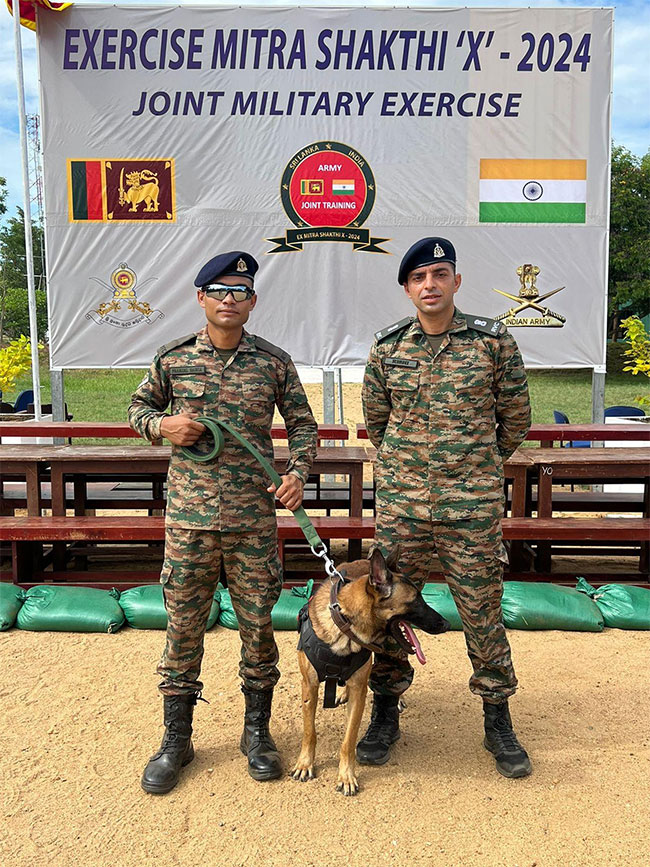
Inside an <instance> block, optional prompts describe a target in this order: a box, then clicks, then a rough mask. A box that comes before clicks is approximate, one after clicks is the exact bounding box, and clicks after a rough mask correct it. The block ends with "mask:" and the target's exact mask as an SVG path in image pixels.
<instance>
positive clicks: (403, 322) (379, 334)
mask: <svg viewBox="0 0 650 867" xmlns="http://www.w3.org/2000/svg"><path fill="white" fill-rule="evenodd" d="M411 322H413V317H412V316H407V317H406V318H405V319H400V321H399V322H395V323H394V324H393V325H389V326H388V327H387V328H382V329H381V331H376V332H375V340H376V341H377V342H378V343H381V341H382V340H383V339H384V338H385V337H388V336H389V335H391V334H395V332H396V331H401V330H402V328H406V326H407V325H410V324H411Z"/></svg>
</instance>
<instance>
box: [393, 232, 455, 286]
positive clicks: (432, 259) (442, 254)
mask: <svg viewBox="0 0 650 867" xmlns="http://www.w3.org/2000/svg"><path fill="white" fill-rule="evenodd" d="M438 262H451V264H452V265H454V267H455V265H456V251H455V250H454V245H453V244H452V243H451V241H448V240H447V239H446V238H422V240H421V241H416V242H415V244H413V246H412V247H409V249H408V250H407V251H406V253H405V254H404V258H403V259H402V261H401V262H400V266H399V272H398V274H397V282H398V283H400V284H404V283H406V278H407V277H408V275H409V274H410V272H411V271H415V269H416V268H422V266H423V265H436V264H437V263H438Z"/></svg>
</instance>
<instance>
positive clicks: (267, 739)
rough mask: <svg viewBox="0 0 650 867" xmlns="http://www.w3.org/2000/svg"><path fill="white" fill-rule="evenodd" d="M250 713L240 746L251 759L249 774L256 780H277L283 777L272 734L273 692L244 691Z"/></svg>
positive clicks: (270, 690)
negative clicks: (270, 722) (270, 729)
mask: <svg viewBox="0 0 650 867" xmlns="http://www.w3.org/2000/svg"><path fill="white" fill-rule="evenodd" d="M242 692H243V693H244V699H245V701H246V713H245V715H244V731H243V732H242V736H241V742H240V744H239V745H240V747H241V751H242V753H243V754H244V755H245V756H248V773H249V774H250V775H251V777H252V778H253V779H254V780H259V781H263V780H277V778H278V777H281V776H282V762H281V761H280V753H279V752H278V748H277V747H276V745H275V744H274V742H273V738H272V737H271V734H270V732H269V720H270V719H271V703H272V701H273V690H272V689H265V690H263V691H261V690H255V689H244V688H243V687H242Z"/></svg>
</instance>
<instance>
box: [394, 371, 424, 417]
mask: <svg viewBox="0 0 650 867" xmlns="http://www.w3.org/2000/svg"><path fill="white" fill-rule="evenodd" d="M386 387H387V388H388V392H389V394H390V400H391V403H392V405H393V409H397V410H401V411H403V412H408V411H409V410H410V409H412V408H413V404H414V403H415V401H416V400H417V396H418V392H419V390H420V373H419V371H417V370H415V371H414V370H404V369H401V368H389V369H388V371H387V373H386Z"/></svg>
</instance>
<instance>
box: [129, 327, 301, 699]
mask: <svg viewBox="0 0 650 867" xmlns="http://www.w3.org/2000/svg"><path fill="white" fill-rule="evenodd" d="M170 404H171V413H172V415H175V414H177V413H182V412H189V413H198V414H199V415H205V416H209V417H211V418H214V419H217V420H222V421H227V422H229V423H230V424H232V425H233V426H234V427H235V428H236V429H237V430H238V431H239V432H240V433H241V434H242V435H243V436H245V437H246V438H247V439H248V440H249V441H250V442H251V443H252V444H253V445H254V446H255V447H256V448H257V449H258V450H259V451H260V452H261V453H262V454H263V455H264V456H265V457H266V458H267V459H268V460H270V461H271V462H272V461H273V443H272V441H271V423H272V421H273V412H274V408H275V407H276V406H277V407H278V409H279V411H280V413H281V414H282V416H283V418H284V420H285V424H286V427H287V434H288V440H289V449H290V459H289V463H288V465H287V470H286V472H291V473H295V474H296V475H297V476H299V477H300V478H301V479H302V480H303V481H306V479H307V476H308V474H309V470H310V468H311V464H312V462H313V460H314V457H315V454H316V435H317V425H316V422H315V420H314V417H313V415H312V412H311V409H310V407H309V403H308V402H307V398H306V396H305V392H304V390H303V387H302V384H301V382H300V379H299V377H298V373H297V371H296V368H295V367H294V365H293V362H292V361H291V358H290V356H289V355H287V353H286V352H283V351H282V350H281V349H278V347H276V346H273V344H271V343H268V342H267V341H266V340H263V339H262V338H261V337H256V336H255V335H252V334H248V333H247V332H246V331H244V333H243V335H242V338H241V341H240V343H239V345H238V347H237V349H236V350H233V355H232V356H231V358H230V359H229V360H227V361H224V360H223V358H222V357H221V356H220V354H219V352H218V351H216V350H215V348H214V347H213V345H212V342H211V341H210V338H209V336H208V332H207V327H206V328H203V329H202V330H201V331H199V332H198V333H197V334H192V335H189V336H188V337H186V338H182V339H181V340H177V341H174V342H173V343H171V344H168V345H167V346H163V347H162V348H161V349H159V350H158V352H157V354H156V357H155V358H154V360H153V363H152V365H151V367H150V368H149V372H148V373H147V375H146V376H145V378H144V379H143V381H142V382H141V383H140V385H139V386H138V388H137V390H136V392H135V393H134V395H133V397H132V399H131V405H130V406H129V414H128V417H129V423H130V425H131V427H133V428H134V430H136V431H137V432H138V433H139V434H140V435H141V436H143V437H145V438H146V439H149V440H154V439H157V438H159V437H160V425H161V423H162V420H163V419H164V418H165V412H164V410H165V408H166V407H168V406H169V405H170ZM202 440H203V437H202V438H201V439H200V440H199V442H198V443H197V445H199V446H200V445H201V441H202ZM269 484H270V480H269V479H268V477H267V476H266V474H265V472H264V470H263V469H262V467H261V466H260V465H259V464H258V463H257V461H256V460H255V458H253V456H252V455H251V454H250V453H249V452H248V451H246V449H244V448H243V446H241V445H239V444H238V443H237V442H236V441H235V440H234V439H233V438H232V437H231V436H230V435H228V434H227V433H226V434H225V447H224V450H223V452H222V453H221V455H219V457H218V458H215V459H214V460H212V461H208V462H207V463H196V462H194V461H192V460H189V459H187V458H185V457H184V456H183V455H182V454H181V449H180V447H179V446H175V445H172V455H171V461H170V465H169V473H168V477H167V512H166V520H165V562H164V566H163V570H162V574H161V582H162V584H163V593H164V598H165V605H166V607H167V613H168V618H169V623H168V627H167V640H166V646H165V651H164V653H163V657H162V660H161V662H160V665H159V666H158V673H159V674H160V675H161V676H162V678H163V680H162V683H161V686H160V690H161V692H162V693H163V694H164V695H178V694H183V693H191V692H197V691H199V690H201V689H202V683H201V682H200V681H199V679H198V677H199V672H200V669H201V658H202V656H203V637H204V634H205V628H206V623H207V618H208V614H209V612H210V605H211V601H212V597H213V594H214V591H215V588H216V585H217V582H218V580H219V575H220V570H221V564H222V562H223V565H224V568H225V572H226V575H227V577H228V586H229V589H230V593H231V597H232V601H233V607H234V610H235V613H236V614H237V618H238V620H239V624H240V627H239V631H240V636H241V639H242V660H241V663H240V674H241V677H242V679H243V681H244V686H246V687H247V688H249V689H253V690H266V689H269V688H271V687H273V686H274V685H275V683H276V682H277V680H278V678H279V672H278V669H277V661H278V651H277V647H276V644H275V640H274V638H273V630H272V627H271V608H272V607H273V605H274V604H275V602H276V601H277V599H278V596H279V594H280V589H281V586H282V569H281V565H280V561H279V558H278V551H277V523H276V517H275V498H274V495H273V494H270V493H268V492H267V490H266V488H267V487H268V486H269Z"/></svg>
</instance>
